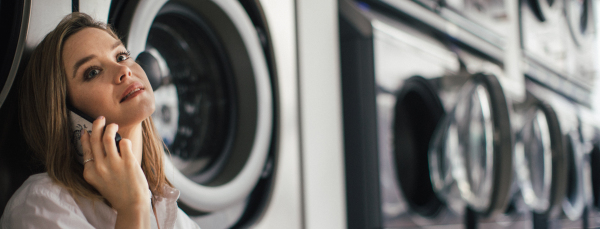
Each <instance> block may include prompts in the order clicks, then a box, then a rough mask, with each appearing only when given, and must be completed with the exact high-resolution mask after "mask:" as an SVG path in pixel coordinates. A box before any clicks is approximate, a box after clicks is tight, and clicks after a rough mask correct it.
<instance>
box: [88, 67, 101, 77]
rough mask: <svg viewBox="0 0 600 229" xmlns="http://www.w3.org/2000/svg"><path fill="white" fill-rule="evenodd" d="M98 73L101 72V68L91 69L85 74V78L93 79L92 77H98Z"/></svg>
mask: <svg viewBox="0 0 600 229" xmlns="http://www.w3.org/2000/svg"><path fill="white" fill-rule="evenodd" d="M98 74H100V70H99V69H92V70H89V71H88V72H87V73H86V74H85V78H86V79H92V78H94V77H96V76H97V75H98Z"/></svg>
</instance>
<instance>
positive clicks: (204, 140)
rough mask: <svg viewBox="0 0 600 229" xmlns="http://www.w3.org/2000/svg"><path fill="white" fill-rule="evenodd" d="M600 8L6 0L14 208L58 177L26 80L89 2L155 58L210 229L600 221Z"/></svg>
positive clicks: (375, 1) (160, 113) (191, 195)
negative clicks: (43, 158) (27, 183)
mask: <svg viewBox="0 0 600 229" xmlns="http://www.w3.org/2000/svg"><path fill="white" fill-rule="evenodd" d="M593 4H594V2H593V1H592V0H520V1H511V0H362V1H356V0H339V1H336V0H329V1H308V0H307V1H293V0H289V1H283V0H240V1H237V0H134V1H126V0H52V1H46V0H18V1H4V0H2V1H0V18H1V21H2V23H0V28H1V29H2V31H4V33H5V34H7V35H5V36H2V37H0V39H1V40H2V42H0V45H1V47H0V55H1V56H0V58H2V62H1V65H0V67H1V68H0V90H1V91H0V120H2V121H1V123H2V125H1V126H0V149H2V150H0V214H2V211H3V207H4V205H5V204H6V202H7V201H8V199H9V198H10V196H11V195H12V193H13V192H14V191H15V190H16V189H17V188H18V187H19V186H20V184H21V183H22V182H23V181H24V180H25V179H26V178H27V177H28V176H29V175H31V174H33V173H37V172H42V171H43V168H42V166H41V165H40V164H39V163H37V162H36V161H35V160H33V159H32V154H31V152H30V151H29V150H28V147H27V145H26V144H25V142H24V141H23V139H22V137H21V136H20V130H19V124H18V121H17V120H18V113H17V110H18V109H17V107H18V99H17V94H18V87H17V86H15V85H18V84H19V79H20V78H19V76H20V74H21V73H22V71H23V68H24V65H25V64H26V62H27V58H28V55H29V54H30V53H31V51H32V50H33V48H34V47H35V46H36V45H37V44H38V43H39V42H40V41H41V39H42V38H43V37H44V36H45V34H46V33H48V32H49V31H50V30H51V29H52V28H54V26H55V25H56V24H57V23H58V22H59V21H60V19H61V18H62V17H63V16H64V15H66V14H68V13H71V12H85V13H88V14H90V15H92V16H93V17H94V18H96V19H97V20H101V21H104V22H107V23H110V24H111V25H113V27H114V28H115V29H116V31H117V33H118V34H119V36H120V37H121V38H122V40H123V42H124V44H125V45H126V46H127V48H128V49H129V50H130V52H131V54H132V56H134V57H136V59H137V60H138V61H139V62H141V63H144V64H147V65H149V66H153V67H154V69H153V71H154V73H155V74H152V75H154V76H155V78H153V79H151V81H152V82H153V87H154V86H155V88H156V89H155V95H156V103H157V104H156V108H157V109H156V112H155V114H153V119H154V121H155V124H156V126H157V129H158V130H159V132H160V134H161V136H162V137H163V141H164V142H165V144H166V145H167V146H168V148H169V151H170V152H171V154H170V155H169V157H168V160H167V162H166V167H167V175H168V178H169V180H170V181H171V182H172V183H173V184H174V185H175V187H176V188H178V189H179V190H180V191H181V196H180V200H179V202H178V204H179V206H180V207H181V208H182V209H183V210H184V211H185V212H186V213H187V214H188V215H190V217H191V218H192V219H193V220H194V221H196V222H197V223H198V224H199V225H200V226H201V227H202V228H345V227H348V228H421V227H433V226H437V227H441V228H445V227H447V228H463V227H467V228H477V227H481V228H565V227H569V228H571V227H576V228H577V227H594V226H596V225H600V222H598V221H597V218H598V217H597V216H599V215H600V213H599V211H598V210H597V208H598V207H600V172H599V171H598V166H597V165H598V163H600V125H599V124H598V121H597V120H598V117H595V116H594V115H595V114H596V113H595V112H594V109H593V101H592V98H593V96H592V95H593V93H595V91H594V83H595V81H594V80H595V78H596V74H597V70H596V66H595V63H596V53H597V52H596V43H595V42H596V41H597V39H596V32H595V28H596V27H595V26H596V25H595V18H594V17H595V16H594V11H593V7H594V5H593ZM140 53H143V54H142V55H140V56H139V57H138V54H140ZM594 165H596V166H594ZM595 167H596V168H595Z"/></svg>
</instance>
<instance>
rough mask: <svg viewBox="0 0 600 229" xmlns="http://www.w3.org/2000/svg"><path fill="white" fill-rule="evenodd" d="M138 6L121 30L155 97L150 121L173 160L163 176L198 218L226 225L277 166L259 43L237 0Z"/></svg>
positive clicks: (151, 0)
mask: <svg viewBox="0 0 600 229" xmlns="http://www.w3.org/2000/svg"><path fill="white" fill-rule="evenodd" d="M132 5H134V6H135V7H134V9H135V10H134V11H133V13H132V14H131V16H128V15H124V14H122V15H123V16H121V17H120V18H119V20H118V22H117V29H119V30H121V31H126V35H125V39H124V41H126V45H127V47H128V48H129V49H130V51H131V54H132V56H137V61H138V63H139V64H140V65H141V66H142V67H144V70H145V71H146V72H147V75H148V77H149V80H150V81H151V84H152V87H153V89H155V97H156V110H155V113H154V114H153V116H152V117H153V120H154V123H155V125H156V128H157V130H158V132H159V133H160V135H161V136H162V138H163V141H164V142H165V145H166V146H167V148H168V150H169V152H170V154H167V155H166V157H165V174H166V175H167V177H168V179H169V181H170V182H171V183H172V184H173V185H174V186H175V187H176V188H177V189H179V190H180V192H181V194H180V202H181V203H180V206H181V208H182V209H183V210H184V211H186V213H187V214H188V215H190V217H192V219H194V220H195V221H196V222H198V223H199V224H200V225H201V226H202V225H207V226H208V227H212V226H216V227H230V226H232V225H233V224H234V223H235V222H237V221H238V220H239V218H240V217H242V214H243V213H244V211H245V207H246V205H247V202H248V201H250V200H249V196H250V195H251V193H252V191H253V190H254V189H255V187H256V185H257V183H258V182H259V180H260V179H261V177H262V176H265V174H266V173H268V171H270V168H272V166H273V165H272V164H269V163H267V160H268V155H269V151H270V146H271V140H272V130H273V129H272V127H273V94H272V88H271V87H272V85H271V79H270V74H269V71H268V67H267V62H266V59H265V54H264V51H263V48H262V46H261V40H260V36H259V34H258V33H257V30H256V28H255V27H254V26H253V24H252V21H251V20H250V18H249V16H248V14H247V13H246V11H245V10H244V8H243V6H242V5H241V4H240V3H239V2H237V1H193V0H175V1H165V0H147V1H144V0H142V1H139V2H138V3H137V4H132ZM124 9H127V7H124ZM264 171H267V172H265V173H263V172H264ZM203 223H205V224H203ZM211 225H212V226H211Z"/></svg>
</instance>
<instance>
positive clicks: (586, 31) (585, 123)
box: [520, 0, 597, 228]
mask: <svg viewBox="0 0 600 229" xmlns="http://www.w3.org/2000/svg"><path fill="white" fill-rule="evenodd" d="M591 9H592V1H585V0H584V1H527V2H523V3H522V4H521V10H520V12H521V31H522V45H523V53H524V56H525V59H524V62H525V64H524V74H525V75H526V77H527V81H528V83H527V90H528V91H529V92H530V93H531V95H533V96H535V97H537V98H540V100H543V103H545V104H546V105H545V106H546V107H548V109H552V110H554V111H555V113H556V117H557V118H556V121H557V122H558V123H559V125H558V126H559V129H560V135H561V136H562V138H563V143H562V144H563V145H564V146H563V151H564V153H563V154H562V155H560V154H559V155H556V152H560V151H559V150H556V151H555V150H551V152H552V154H549V153H547V156H544V157H542V156H541V153H540V154H538V159H539V160H538V161H540V162H538V163H536V162H530V163H533V164H538V168H537V169H538V170H539V171H538V172H533V173H531V174H530V175H533V174H535V173H538V178H532V180H535V179H537V180H539V181H537V182H535V181H531V182H533V183H538V186H540V185H541V184H544V183H545V182H542V180H543V178H542V177H544V176H541V175H542V174H547V173H548V172H549V171H550V170H551V171H552V176H548V175H545V176H547V177H548V178H546V179H550V178H549V177H552V182H555V181H556V182H560V183H564V182H566V185H565V187H567V189H566V190H564V191H563V190H555V191H556V192H557V193H558V192H564V197H562V198H563V199H562V200H560V198H561V197H560V196H556V198H559V199H556V200H555V201H549V200H548V199H547V198H545V199H546V201H541V200H543V199H544V198H541V199H540V198H539V197H541V196H540V195H539V194H542V193H544V192H542V191H541V190H547V191H545V193H547V194H545V195H548V193H551V192H552V191H551V190H552V189H551V188H550V187H549V186H550V184H552V186H554V184H553V183H552V182H551V183H548V184H547V185H548V189H545V188H541V186H540V188H538V190H537V191H535V190H533V191H531V190H530V191H531V193H532V195H531V196H530V197H529V198H527V197H524V198H525V199H529V200H530V202H529V203H530V205H529V207H530V208H531V209H532V210H533V211H534V212H536V211H537V212H538V213H539V211H538V210H539V208H538V207H539V206H541V205H540V204H541V203H543V202H546V203H547V204H546V206H548V204H550V205H552V204H554V205H555V207H556V205H557V204H560V205H561V207H562V214H564V215H562V216H561V212H560V211H558V212H556V211H555V210H552V211H550V210H549V209H548V211H547V212H546V213H544V214H542V215H541V216H542V217H540V220H539V221H538V222H539V223H540V225H546V226H543V227H540V228H546V227H588V226H589V225H590V222H591V221H590V220H589V219H588V214H590V215H592V214H593V211H591V208H590V207H589V205H590V204H591V203H592V200H591V199H592V197H591V196H592V194H591V193H592V192H591V191H590V190H591V189H592V188H591V186H592V184H591V179H592V178H591V175H590V174H591V171H592V169H590V167H591V168H593V166H591V164H590V163H591V157H592V156H591V155H592V154H593V153H590V152H594V151H592V150H591V149H593V147H591V146H590V145H593V143H592V142H593V140H592V139H594V137H593V134H590V133H593V132H594V131H593V129H595V128H597V124H596V122H595V121H594V118H593V117H590V115H585V114H586V113H588V112H586V111H587V110H589V107H590V106H591V96H590V95H591V90H592V86H593V80H594V77H595V74H596V70H595V69H596V66H595V65H596V64H594V63H595V62H594V61H595V60H596V57H595V55H596V54H595V52H593V51H594V50H595V43H594V42H595V41H594V40H595V29H594V20H593V14H594V12H593V10H591ZM538 113H539V112H538ZM583 117H587V118H583ZM545 118H548V116H547V115H546V117H545ZM547 120H550V119H547ZM538 123H539V120H538ZM551 126H552V125H549V126H548V127H549V128H550V130H551V129H552V128H551ZM537 128H538V129H539V131H541V129H540V126H538V127H537ZM544 128H546V127H544ZM587 129H592V130H591V131H590V130H587ZM583 130H585V131H583ZM541 132H544V131H541ZM551 132H556V131H551ZM549 136H552V134H550V135H549ZM542 142H543V141H542ZM550 142H553V140H551V141H550ZM550 145H554V144H550ZM557 149H559V148H557ZM539 151H540V152H542V151H545V150H539ZM550 155H553V156H552V158H554V159H552V160H549V159H544V160H546V162H545V164H546V165H545V166H539V165H541V164H544V163H541V160H542V159H541V158H545V157H549V156H550ZM532 156H533V155H532ZM556 158H564V159H565V160H564V161H566V162H567V165H560V164H555V162H552V163H549V162H550V161H556ZM550 164H552V165H551V166H550ZM561 164H562V163H561ZM556 166H559V168H560V167H565V166H566V167H565V168H567V170H564V169H562V170H558V171H556V170H555V168H554V167H556ZM532 167H533V165H532ZM545 167H550V168H551V169H550V168H549V169H548V171H546V172H545V173H541V170H540V169H541V168H545ZM561 171H567V173H566V174H565V172H561ZM521 174H525V173H521ZM556 176H559V177H560V178H559V179H558V177H557V178H555V177H556ZM562 177H565V178H566V180H565V181H564V182H563V181H560V180H562V179H563V178H562ZM555 179H558V180H555ZM548 181H550V180H548ZM530 186H531V185H530ZM533 186H535V185H533ZM559 187H560V186H559ZM534 193H536V194H534ZM534 199H537V200H536V201H533V200H534ZM533 202H537V203H538V204H536V205H537V206H538V207H536V206H534V205H531V204H532V203H533ZM552 208H554V207H552ZM537 216H540V215H537ZM543 218H548V219H543ZM544 221H547V222H545V223H544Z"/></svg>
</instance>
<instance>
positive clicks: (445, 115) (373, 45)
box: [339, 0, 600, 228]
mask: <svg viewBox="0 0 600 229" xmlns="http://www.w3.org/2000/svg"><path fill="white" fill-rule="evenodd" d="M594 4H597V3H596V2H594V1H586V0H581V1H577V0H573V1H571V0H566V1H558V0H556V1H549V0H526V1H525V0H524V1H502V0H481V1H479V0H445V1H438V0H415V1H402V0H380V1H375V0H373V1H371V0H364V1H340V19H339V20H340V47H341V65H342V85H343V92H342V94H343V103H344V104H343V105H344V106H343V107H344V115H345V116H344V128H345V129H344V130H345V132H344V135H345V139H346V141H345V152H346V161H347V163H346V165H347V167H346V175H347V180H346V182H347V185H348V187H349V188H350V186H352V187H362V188H360V189H358V188H357V189H348V191H347V192H348V196H349V197H348V198H349V199H348V211H349V212H352V211H354V212H355V214H357V215H360V216H361V217H354V218H351V219H349V220H348V222H349V223H350V222H353V223H356V224H358V225H361V226H360V227H362V228H371V227H385V228H420V227H425V228H427V227H433V226H435V228H463V227H464V228H588V227H597V226H598V225H600V224H599V223H600V218H598V210H599V209H600V208H599V207H600V206H599V205H598V199H599V198H600V192H599V191H600V189H598V187H600V183H599V180H598V176H599V175H600V173H598V164H597V163H598V159H597V158H598V153H599V152H600V151H599V150H600V126H599V125H598V124H599V123H598V120H600V117H599V116H597V112H594V111H593V108H592V107H594V104H593V102H592V97H593V93H595V92H594V90H597V89H594V83H595V81H594V79H595V78H596V75H597V65H598V62H597V58H596V53H597V46H596V32H595V30H596V27H595V26H596V25H595V24H596V19H595V17H594V12H595V11H594V8H593V7H594ZM357 177H358V178H359V179H356V178H357ZM364 184H369V185H368V186H367V187H369V188H365V187H364V186H362V185H364ZM350 196H353V197H355V198H356V199H357V200H360V201H356V202H355V203H353V202H351V200H350ZM359 209H369V210H368V211H360V210H359ZM360 227H357V228H360Z"/></svg>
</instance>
